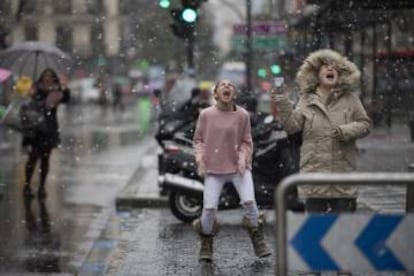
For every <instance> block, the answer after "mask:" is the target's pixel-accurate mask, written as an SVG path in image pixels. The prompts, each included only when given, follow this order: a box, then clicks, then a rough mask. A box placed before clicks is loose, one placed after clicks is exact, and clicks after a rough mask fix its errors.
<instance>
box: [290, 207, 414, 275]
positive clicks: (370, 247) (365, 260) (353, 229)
mask: <svg viewBox="0 0 414 276" xmlns="http://www.w3.org/2000/svg"><path fill="white" fill-rule="evenodd" d="M413 229H414V215H413V214H409V215H405V216H404V215H403V214H374V215H370V214H342V215H334V214H314V215H305V214H291V213H289V214H288V234H289V237H288V264H289V270H298V271H358V272H372V271H414V261H413V260H414V240H413V239H412V232H413Z"/></svg>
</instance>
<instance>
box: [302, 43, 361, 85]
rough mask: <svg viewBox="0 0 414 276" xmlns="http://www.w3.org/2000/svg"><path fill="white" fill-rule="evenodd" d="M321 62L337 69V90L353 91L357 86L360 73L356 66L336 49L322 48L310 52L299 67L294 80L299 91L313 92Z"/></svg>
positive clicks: (317, 81)
mask: <svg viewBox="0 0 414 276" xmlns="http://www.w3.org/2000/svg"><path fill="white" fill-rule="evenodd" d="M323 64H332V65H334V66H335V68H336V69H337V70H338V73H339V80H338V87H337V90H338V92H340V93H343V92H347V91H349V92H354V91H355V90H356V89H357V88H358V86H359V84H360V76H361V73H360V71H359V70H358V68H357V66H356V65H355V64H354V63H353V62H351V61H349V60H348V59H347V58H346V57H345V56H343V55H341V54H340V53H338V52H336V51H333V50H330V49H322V50H318V51H315V52H313V53H311V54H310V55H309V56H308V57H307V58H306V59H305V61H304V62H303V64H302V66H301V67H300V68H299V71H298V73H297V75H296V81H297V83H298V85H299V88H300V91H301V93H313V92H315V90H316V87H317V86H318V84H319V79H318V74H319V69H320V68H321V66H322V65H323Z"/></svg>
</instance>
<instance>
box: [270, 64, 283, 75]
mask: <svg viewBox="0 0 414 276" xmlns="http://www.w3.org/2000/svg"><path fill="white" fill-rule="evenodd" d="M270 71H272V74H273V75H279V74H280V73H282V67H280V65H279V64H273V65H271V66H270Z"/></svg>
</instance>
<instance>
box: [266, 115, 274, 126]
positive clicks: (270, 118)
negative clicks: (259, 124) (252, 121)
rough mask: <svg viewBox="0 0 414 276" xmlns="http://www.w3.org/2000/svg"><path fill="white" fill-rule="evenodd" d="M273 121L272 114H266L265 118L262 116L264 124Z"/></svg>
mask: <svg viewBox="0 0 414 276" xmlns="http://www.w3.org/2000/svg"><path fill="white" fill-rule="evenodd" d="M273 121H274V118H273V116H272V115H267V116H266V117H265V118H264V121H263V122H264V123H265V124H270V123H272V122H273Z"/></svg>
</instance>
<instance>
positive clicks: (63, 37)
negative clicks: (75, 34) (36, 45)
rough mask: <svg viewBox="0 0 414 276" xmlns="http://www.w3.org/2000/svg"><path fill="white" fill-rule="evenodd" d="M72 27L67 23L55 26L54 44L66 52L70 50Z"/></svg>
mask: <svg viewBox="0 0 414 276" xmlns="http://www.w3.org/2000/svg"><path fill="white" fill-rule="evenodd" d="M72 43H73V42H72V29H71V27H70V26H68V25H60V26H58V27H57V28H56V45H57V46H58V47H59V48H60V49H62V50H63V51H64V52H66V53H70V52H72V46H73V45H72Z"/></svg>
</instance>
